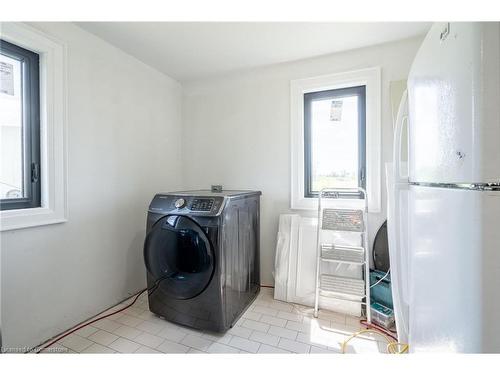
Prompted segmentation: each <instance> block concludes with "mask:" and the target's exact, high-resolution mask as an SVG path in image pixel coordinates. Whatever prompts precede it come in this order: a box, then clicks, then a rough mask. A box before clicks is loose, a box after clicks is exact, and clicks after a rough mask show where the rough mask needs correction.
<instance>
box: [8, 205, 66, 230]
mask: <svg viewBox="0 0 500 375" xmlns="http://www.w3.org/2000/svg"><path fill="white" fill-rule="evenodd" d="M0 218H1V225H0V231H2V232H4V231H8V230H14V229H23V228H31V227H38V226H42V225H49V224H57V223H64V222H66V221H67V218H66V216H65V215H63V214H61V213H59V212H57V211H54V210H51V209H49V208H46V207H37V208H25V209H20V210H8V211H1V213H0Z"/></svg>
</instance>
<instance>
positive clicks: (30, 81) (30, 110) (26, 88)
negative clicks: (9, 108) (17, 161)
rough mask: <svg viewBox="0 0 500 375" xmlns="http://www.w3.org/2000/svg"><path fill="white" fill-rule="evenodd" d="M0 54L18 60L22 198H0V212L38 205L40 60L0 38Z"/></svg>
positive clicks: (36, 55)
mask: <svg viewBox="0 0 500 375" xmlns="http://www.w3.org/2000/svg"><path fill="white" fill-rule="evenodd" d="M0 53H1V54H3V55H6V56H8V57H11V58H13V59H15V60H19V61H21V64H22V68H21V74H22V86H21V87H22V109H23V113H22V137H23V142H22V145H23V150H22V151H23V163H22V164H23V173H24V176H23V185H24V186H23V190H24V193H25V194H24V195H25V197H23V198H11V199H0V210H1V211H6V210H15V209H24V208H34V207H40V206H41V177H40V174H41V170H40V75H39V72H40V58H39V55H38V54H37V53H35V52H32V51H30V50H27V49H25V48H22V47H20V46H18V45H16V44H13V43H10V42H8V41H6V40H3V39H0Z"/></svg>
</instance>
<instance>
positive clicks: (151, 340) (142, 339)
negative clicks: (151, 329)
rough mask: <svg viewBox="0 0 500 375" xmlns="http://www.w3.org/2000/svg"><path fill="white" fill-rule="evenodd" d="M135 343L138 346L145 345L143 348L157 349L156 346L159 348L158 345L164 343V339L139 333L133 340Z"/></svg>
mask: <svg viewBox="0 0 500 375" xmlns="http://www.w3.org/2000/svg"><path fill="white" fill-rule="evenodd" d="M134 341H135V342H138V343H139V344H142V345H145V346H149V347H150V348H153V349H155V348H157V347H158V346H160V344H161V343H162V342H163V341H165V339H164V338H163V337H158V336H155V335H152V334H150V333H146V332H144V333H141V334H140V335H139V336H137V337H136V338H135V339H134Z"/></svg>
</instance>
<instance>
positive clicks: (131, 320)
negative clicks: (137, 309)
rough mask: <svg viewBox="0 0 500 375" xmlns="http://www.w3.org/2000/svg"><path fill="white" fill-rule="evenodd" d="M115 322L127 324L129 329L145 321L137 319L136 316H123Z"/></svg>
mask: <svg viewBox="0 0 500 375" xmlns="http://www.w3.org/2000/svg"><path fill="white" fill-rule="evenodd" d="M115 322H117V323H121V324H125V325H126V326H129V327H136V326H138V325H139V324H141V323H142V322H144V320H142V319H139V318H136V317H135V316H130V315H123V316H122V317H120V318H118V319H116V320H115Z"/></svg>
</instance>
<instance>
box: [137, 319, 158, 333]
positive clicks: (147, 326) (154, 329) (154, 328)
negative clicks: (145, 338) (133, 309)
mask: <svg viewBox="0 0 500 375" xmlns="http://www.w3.org/2000/svg"><path fill="white" fill-rule="evenodd" d="M135 328H137V329H139V330H141V331H144V332H147V333H151V334H152V335H156V334H158V333H159V332H160V331H161V330H162V329H163V328H164V327H163V326H162V325H161V324H157V323H152V322H149V321H144V322H142V323H140V324H138V325H137V326H135Z"/></svg>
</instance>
